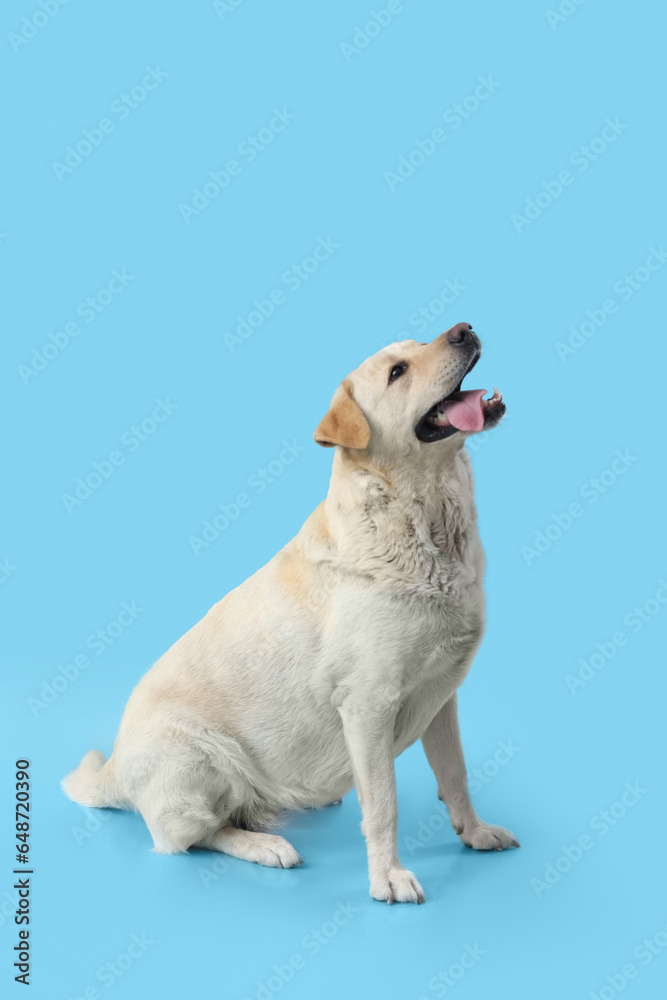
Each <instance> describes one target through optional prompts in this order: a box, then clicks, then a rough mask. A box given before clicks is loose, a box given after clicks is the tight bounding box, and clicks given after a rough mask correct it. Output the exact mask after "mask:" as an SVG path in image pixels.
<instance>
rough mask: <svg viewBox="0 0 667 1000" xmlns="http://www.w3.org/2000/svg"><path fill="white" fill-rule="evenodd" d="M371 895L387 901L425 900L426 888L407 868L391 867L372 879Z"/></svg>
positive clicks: (413, 901)
mask: <svg viewBox="0 0 667 1000" xmlns="http://www.w3.org/2000/svg"><path fill="white" fill-rule="evenodd" d="M371 896H372V897H373V899H381V900H384V902H385V903H423V902H424V890H423V889H422V887H421V886H420V884H419V882H418V881H417V879H416V878H415V876H414V874H413V873H412V872H409V871H408V870H407V868H390V869H389V870H388V871H387V872H383V874H382V875H380V876H378V877H376V878H373V879H371Z"/></svg>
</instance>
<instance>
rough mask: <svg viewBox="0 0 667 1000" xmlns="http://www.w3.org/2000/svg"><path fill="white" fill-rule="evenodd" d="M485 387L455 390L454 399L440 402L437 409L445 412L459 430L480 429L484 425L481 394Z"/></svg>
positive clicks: (483, 392) (484, 391)
mask: <svg viewBox="0 0 667 1000" xmlns="http://www.w3.org/2000/svg"><path fill="white" fill-rule="evenodd" d="M485 394H486V389H467V390H464V391H463V392H457V394H456V397H457V398H456V399H448V400H446V401H445V402H444V403H441V405H440V407H439V409H440V410H441V411H442V412H444V413H446V414H447V419H448V420H449V422H450V424H451V425H452V426H453V427H456V429H457V430H459V431H481V429H482V427H483V426H484V411H483V410H482V396H484V395H485Z"/></svg>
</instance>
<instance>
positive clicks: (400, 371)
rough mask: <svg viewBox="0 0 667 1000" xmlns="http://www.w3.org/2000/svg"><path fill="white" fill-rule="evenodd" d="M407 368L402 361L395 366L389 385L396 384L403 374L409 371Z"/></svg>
mask: <svg viewBox="0 0 667 1000" xmlns="http://www.w3.org/2000/svg"><path fill="white" fill-rule="evenodd" d="M407 367H408V366H407V365H406V363H405V362H404V361H401V362H400V364H397V365H394V367H393V368H392V369H391V371H390V372H389V381H388V382H387V385H391V383H392V382H395V381H396V379H397V378H400V377H401V375H403V373H404V372H405V371H407Z"/></svg>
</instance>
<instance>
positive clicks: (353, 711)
mask: <svg viewBox="0 0 667 1000" xmlns="http://www.w3.org/2000/svg"><path fill="white" fill-rule="evenodd" d="M339 712H340V715H341V718H342V720H343V730H344V732H345V740H346V742H347V746H348V750H349V753H350V757H351V759H352V768H353V771H354V777H355V783H356V788H357V794H358V796H359V802H360V805H361V813H362V819H363V821H362V824H361V829H362V832H363V833H364V835H365V837H366V844H367V848H368V870H369V875H370V881H371V889H370V893H371V896H372V897H373V898H374V899H383V900H386V902H387V903H393V902H394V901H396V902H399V903H423V902H424V893H423V890H422V887H421V886H420V884H419V882H418V881H417V879H416V878H415V876H414V875H413V873H412V872H410V871H408V870H407V869H406V868H404V867H403V865H402V864H401V862H400V860H399V857H398V844H397V829H398V809H397V804H396V774H395V771H394V753H393V750H394V747H393V742H394V719H395V714H391V715H387V714H386V713H382V714H378V713H377V711H376V710H374V709H373V708H371V707H362V706H359V705H358V704H354V705H353V704H350V703H349V701H348V702H346V703H345V704H344V705H342V706H340V707H339Z"/></svg>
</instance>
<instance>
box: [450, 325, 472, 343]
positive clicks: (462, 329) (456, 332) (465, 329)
mask: <svg viewBox="0 0 667 1000" xmlns="http://www.w3.org/2000/svg"><path fill="white" fill-rule="evenodd" d="M471 332H472V327H471V325H470V323H457V324H456V326H453V327H452V328H451V330H448V331H447V340H448V342H449V343H450V344H463V343H465V341H466V340H469V339H470V334H471Z"/></svg>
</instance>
